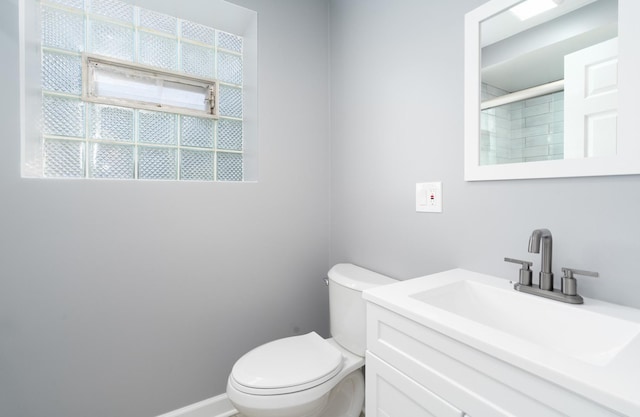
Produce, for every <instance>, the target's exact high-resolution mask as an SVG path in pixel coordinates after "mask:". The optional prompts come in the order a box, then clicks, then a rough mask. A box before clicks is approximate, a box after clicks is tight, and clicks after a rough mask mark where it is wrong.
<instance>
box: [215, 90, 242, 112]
mask: <svg viewBox="0 0 640 417" xmlns="http://www.w3.org/2000/svg"><path fill="white" fill-rule="evenodd" d="M219 92H220V101H219V106H220V115H221V116H229V117H238V118H241V117H242V89H240V88H235V87H230V86H228V85H221V86H220V89H219Z"/></svg>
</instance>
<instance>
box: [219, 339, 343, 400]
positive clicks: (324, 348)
mask: <svg viewBox="0 0 640 417" xmlns="http://www.w3.org/2000/svg"><path fill="white" fill-rule="evenodd" d="M341 368H342V353H340V351H339V350H338V349H336V348H335V347H333V346H332V345H331V344H329V343H328V342H327V341H326V340H324V339H323V338H322V337H320V336H319V335H318V334H317V333H315V332H312V333H309V334H305V335H302V336H293V337H287V338H284V339H279V340H276V341H273V342H270V343H267V344H264V345H262V346H259V347H257V348H255V349H253V350H252V351H250V352H248V353H247V354H245V355H244V356H243V357H241V358H240V359H239V360H238V361H237V362H236V364H235V365H234V366H233V369H232V371H231V376H232V379H233V381H234V382H235V384H234V385H235V386H236V388H238V389H239V390H241V391H244V392H247V393H256V394H258V393H259V394H266V395H270V394H283V393H290V392H296V391H301V390H304V389H308V388H311V387H314V386H316V385H319V384H322V383H323V382H325V381H327V380H329V379H331V378H332V377H333V376H335V375H336V374H337V373H338V372H339V371H340V369H341ZM265 390H266V391H269V392H268V393H266V392H265Z"/></svg>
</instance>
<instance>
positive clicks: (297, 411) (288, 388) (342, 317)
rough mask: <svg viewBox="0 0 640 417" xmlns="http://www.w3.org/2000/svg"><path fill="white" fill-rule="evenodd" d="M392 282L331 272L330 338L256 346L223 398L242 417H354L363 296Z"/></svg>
mask: <svg viewBox="0 0 640 417" xmlns="http://www.w3.org/2000/svg"><path fill="white" fill-rule="evenodd" d="M393 282H396V281H395V280H394V279H392V278H389V277H386V276H384V275H380V274H377V273H375V272H372V271H368V270H366V269H363V268H360V267H358V266H355V265H352V264H338V265H336V266H334V267H333V268H331V270H330V271H329V310H330V322H331V335H332V336H333V338H331V339H326V340H325V339H323V338H321V337H320V336H319V335H318V334H317V333H315V332H312V333H309V334H305V335H302V336H293V337H287V338H284V339H279V340H276V341H273V342H269V343H266V344H264V345H262V346H259V347H257V348H255V349H253V350H252V351H250V352H248V353H246V354H245V355H244V356H243V357H241V358H240V359H239V360H238V361H237V362H236V363H235V365H234V366H233V369H232V370H231V375H229V380H228V382H227V395H228V397H229V400H230V401H231V402H232V403H233V405H234V406H235V408H236V409H237V410H238V411H239V412H240V413H241V414H242V415H243V416H245V417H358V416H359V415H360V412H361V411H362V405H363V403H364V378H363V375H362V369H361V368H362V366H363V365H364V352H365V348H366V328H365V325H366V323H365V319H366V317H365V302H364V300H363V299H362V291H363V290H365V289H367V288H373V287H377V286H379V285H384V284H390V283H393Z"/></svg>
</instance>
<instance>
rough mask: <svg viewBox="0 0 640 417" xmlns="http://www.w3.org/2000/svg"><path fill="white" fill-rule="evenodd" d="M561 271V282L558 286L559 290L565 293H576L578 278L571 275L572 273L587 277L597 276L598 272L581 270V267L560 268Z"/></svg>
mask: <svg viewBox="0 0 640 417" xmlns="http://www.w3.org/2000/svg"><path fill="white" fill-rule="evenodd" d="M562 272H563V273H564V275H563V276H562V282H561V286H560V290H561V291H562V293H563V294H565V295H577V294H578V280H576V279H575V278H574V277H573V274H576V275H584V276H587V277H594V278H596V277H598V276H599V274H598V273H597V272H592V271H583V270H581V269H575V268H564V267H563V268H562Z"/></svg>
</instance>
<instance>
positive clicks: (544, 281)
mask: <svg viewBox="0 0 640 417" xmlns="http://www.w3.org/2000/svg"><path fill="white" fill-rule="evenodd" d="M541 243H542V264H541V271H540V275H539V277H540V280H539V284H540V289H541V290H546V291H553V272H552V270H551V252H552V250H553V237H551V232H550V231H549V230H548V229H536V230H534V231H533V232H532V233H531V237H530V238H529V253H540V246H541V245H540V244H541Z"/></svg>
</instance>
